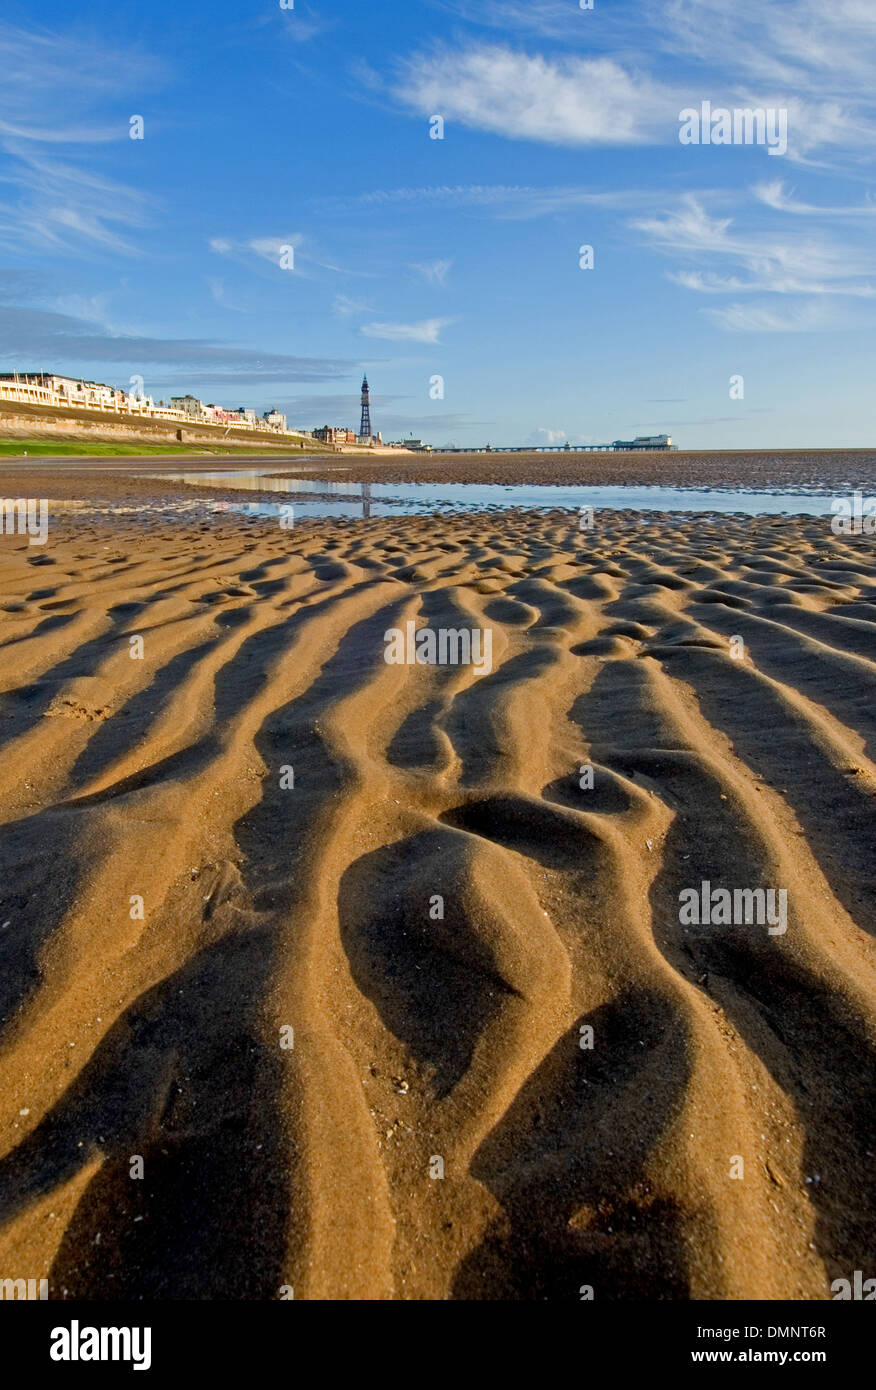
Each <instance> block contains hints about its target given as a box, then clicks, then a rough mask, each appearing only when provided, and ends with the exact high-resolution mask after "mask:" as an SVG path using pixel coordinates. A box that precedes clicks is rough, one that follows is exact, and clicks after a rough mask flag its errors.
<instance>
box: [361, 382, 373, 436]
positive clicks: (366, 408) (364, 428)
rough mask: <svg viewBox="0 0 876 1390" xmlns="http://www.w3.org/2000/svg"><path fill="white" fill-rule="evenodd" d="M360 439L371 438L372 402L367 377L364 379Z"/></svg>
mask: <svg viewBox="0 0 876 1390" xmlns="http://www.w3.org/2000/svg"><path fill="white" fill-rule="evenodd" d="M359 438H360V439H370V438H371V401H370V396H369V392H368V378H367V376H363V377H362V423H361V424H360V426H359Z"/></svg>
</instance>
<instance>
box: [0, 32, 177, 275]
mask: <svg viewBox="0 0 876 1390" xmlns="http://www.w3.org/2000/svg"><path fill="white" fill-rule="evenodd" d="M0 72H2V74H3V76H2V81H0V149H2V150H3V152H4V153H5V154H6V155H7V156H8V164H7V168H6V170H5V171H4V175H3V182H4V183H5V184H6V185H7V186H9V187H11V188H12V189H13V190H14V192H13V196H12V197H11V198H10V199H9V200H8V201H6V202H5V203H4V205H3V206H2V208H0V244H2V245H4V246H6V247H9V248H16V249H20V248H27V249H33V248H34V247H35V246H36V247H42V248H43V249H47V250H53V251H57V252H65V251H66V252H69V251H76V252H77V253H78V252H81V251H88V250H94V251H104V252H108V251H117V252H125V253H131V252H133V251H135V250H138V249H142V248H137V247H135V246H134V245H133V244H132V243H131V242H130V240H129V239H128V238H127V237H126V235H125V232H126V231H130V230H132V229H135V228H138V227H143V226H144V225H146V223H147V220H148V216H147V204H146V200H145V198H143V197H142V195H141V194H140V193H139V192H138V191H137V190H135V189H133V188H131V187H127V186H125V185H124V184H120V183H118V182H114V181H112V180H110V179H108V178H105V177H101V176H100V175H98V174H95V173H92V172H90V171H89V170H87V169H86V168H84V167H83V164H82V162H81V161H82V158H83V156H84V154H85V153H86V152H88V150H89V149H90V148H91V147H94V146H100V145H106V144H108V143H110V142H113V141H123V140H124V141H126V140H127V139H128V135H129V115H130V114H133V113H129V112H126V111H125V110H124V108H123V106H122V104H121V103H122V102H123V101H124V100H125V99H126V97H127V94H128V93H129V92H130V91H131V90H136V91H139V92H142V91H144V90H146V89H148V88H149V87H150V86H153V85H155V84H156V83H158V82H160V81H162V80H163V79H164V76H165V69H164V67H163V66H162V65H161V64H159V63H158V62H156V61H155V60H154V59H153V58H151V57H150V56H149V55H147V54H144V53H142V52H141V51H140V50H139V49H138V48H137V46H136V44H134V43H128V42H125V43H124V44H119V43H115V44H113V43H112V42H111V41H107V40H105V39H104V38H103V37H102V36H95V35H93V34H89V35H88V37H79V36H77V34H76V33H75V32H71V31H69V30H65V31H64V32H63V33H61V32H59V31H56V30H54V29H52V30H48V29H34V30H24V29H21V28H17V27H15V26H13V25H10V24H3V23H0Z"/></svg>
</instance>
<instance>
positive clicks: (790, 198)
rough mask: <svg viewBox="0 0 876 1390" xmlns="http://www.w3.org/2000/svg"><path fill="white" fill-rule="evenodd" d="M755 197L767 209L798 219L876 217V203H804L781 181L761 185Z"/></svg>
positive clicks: (758, 185) (755, 189) (757, 188)
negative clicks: (848, 204) (832, 205)
mask: <svg viewBox="0 0 876 1390" xmlns="http://www.w3.org/2000/svg"><path fill="white" fill-rule="evenodd" d="M753 192H754V195H755V197H756V198H757V199H758V201H759V202H761V203H764V204H765V206H766V207H769V208H773V209H775V211H776V212H790V213H794V214H795V216H798V217H815V218H817V217H873V216H874V215H876V202H873V201H871V202H866V203H859V204H855V205H851V206H848V207H825V206H823V205H819V204H816V203H804V202H801V201H800V200H799V199H797V198H795V197H794V195H793V192H788V190H787V189H786V187H785V184H784V183H783V182H782V180H781V179H774V180H773V181H772V182H771V183H760V184H757V185H756V186H755V188H754V189H753Z"/></svg>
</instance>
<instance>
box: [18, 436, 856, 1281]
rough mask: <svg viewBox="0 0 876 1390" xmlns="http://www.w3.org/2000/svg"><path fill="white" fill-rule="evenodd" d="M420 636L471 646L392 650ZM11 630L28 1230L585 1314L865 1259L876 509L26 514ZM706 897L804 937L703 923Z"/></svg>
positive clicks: (26, 1262) (123, 1252) (85, 490)
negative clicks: (444, 651)
mask: <svg viewBox="0 0 876 1390" xmlns="http://www.w3.org/2000/svg"><path fill="white" fill-rule="evenodd" d="M857 464H858V461H857V460H852V461H851V462H849V461H848V459H847V460H846V462H845V463H844V464H842V465H838V469H837V475H836V476H837V477H838V478H839V477H840V476H846V475H848V474H849V473H852V474H854V473H855V469H856V468H857ZM597 465H599V460H598V459H597V460H596V464H595V465H594V466H597ZM344 466H345V467H346V466H349V460H348V461H346V462H345V465H344ZM382 466H383V465H379V467H382ZM509 466H510V465H509ZM166 467H167V469H168V471H169V470H170V468H171V464H170V463H168V464H167V465H166ZM176 467H179V465H178V463H177V464H176ZM375 467H378V465H375ZM477 467H480V465H477ZM667 467H669V468H671V469H672V468H676V467H677V461H675V460H672V459H670V460H669V461H668V462H667ZM4 470H5V471H4V472H3V475H2V477H0V493H2V494H3V495H5V496H17V495H21V493H22V491H27V493H28V495H31V496H33V495H36V496H48V497H52V496H64V495H67V496H73V497H77V498H84V499H86V500H87V499H88V498H89V497H91V498H92V499H94V498H99V499H100V500H102V501H106V500H107V499H109V500H110V501H111V502H113V504H114V505H115V506H117V507H121V506H122V505H127V504H130V505H133V504H134V503H135V502H136V500H137V498H141V499H142V497H143V496H145V495H147V493H148V495H150V496H152V497H154V498H157V501H158V502H159V503H160V502H163V501H166V500H168V499H170V498H172V497H174V496H187V497H188V496H191V490H184V489H181V488H180V487H179V486H178V485H173V484H171V483H167V484H165V483H156V484H151V483H150V484H148V485H147V484H145V483H144V482H142V481H139V480H136V479H134V478H133V477H132V476H131V475H130V474H129V473H125V471H124V469H122V468H121V467H119V468H118V469H117V470H116V476H115V478H113V479H111V478H110V477H109V464H106V465H102V466H101V468H100V469H94V470H93V471H92V472H91V473H88V474H86V473H83V472H80V473H77V472H76V470H75V468H72V469H71V470H70V471H69V472H68V473H66V474H64V473H63V470H61V471H55V472H52V471H51V470H48V469H46V468H45V466H44V464H43V463H42V461H40V462H39V463H35V464H34V465H33V468H32V470H30V472H27V471H25V470H22V469H18V470H15V471H13V470H12V469H7V468H5V466H4ZM41 470H42V471H41ZM360 475H361V476H364V474H361V470H360ZM357 476H358V475H357ZM375 476H377V474H375ZM467 476H470V477H473V478H474V480H478V478H479V477H480V476H481V475H480V474H478V473H477V468H476V467H475V471H474V472H470V473H469V474H468V475H467ZM509 476H510V475H509ZM650 476H651V475H649V477H650ZM688 476H691V475H688ZM720 476H721V477H722V479H723V484H724V485H728V486H729V485H733V484H734V483H735V482H740V481H744V482H746V483H748V484H749V485H750V484H751V479H750V478H748V477H746V478H744V479H743V478H739V477H737V476H736V475H733V474H732V472H730V471H727V470H725V471H724V473H723V474H721V475H720ZM25 480H26V482H25ZM673 480H676V475H675V473H673V474H672V475H671V476H667V475H665V474H664V475H662V476H661V478H660V481H673ZM858 480H859V481H860V475H859V477H858ZM692 481H699V478H697V479H693V478H692ZM761 481H762V479H761ZM798 481H801V482H802V481H805V478H803V477H801V476H799V474H798ZM853 481H855V479H854V478H853ZM712 484H713V485H715V477H714V475H712ZM52 489H54V491H53V490H52ZM150 489H151V492H150ZM409 623H410V624H414V625H415V629H416V628H419V627H427V628H429V629H430V630H435V631H447V630H453V631H459V630H465V631H469V632H472V633H474V632H477V633H480V634H486V633H487V632H488V633H489V634H490V652H489V662H483V663H482V664H481V667H480V669H478V668H477V667H476V666H475V665H474V664H468V665H465V664H456V665H453V664H445V665H441V664H429V663H426V664H417V663H413V664H410V663H407V662H400V663H390V662H388V661H387V660H386V659H385V656H386V650H387V645H386V644H387V638H386V634H387V632H389V631H391V630H398V631H399V632H401V633H403V634H404V633H407V631H408V629H407V625H408V624H409ZM138 639H140V640H139V641H138ZM0 646H2V661H0V738H2V748H3V756H2V760H0V783H2V799H0V806H2V816H3V821H4V827H3V834H2V839H0V843H2V849H0V862H2V877H0V981H2V985H0V994H2V1005H0V1018H2V1034H0V1072H2V1076H3V1086H2V1089H0V1266H2V1267H3V1268H5V1269H15V1270H17V1271H21V1273H22V1274H24V1275H27V1276H29V1277H35V1278H41V1277H45V1278H48V1280H49V1283H50V1289H51V1297H53V1298H74V1297H79V1298H89V1299H103V1298H107V1299H148V1298H153V1297H157V1298H176V1299H181V1298H197V1299H213V1298H232V1299H272V1298H278V1297H288V1296H290V1295H289V1293H288V1290H290V1289H294V1297H295V1298H296V1299H382V1300H383V1299H394V1300H427V1299H483V1300H491V1299H521V1300H533V1299H545V1298H548V1299H551V1300H557V1299H559V1300H561V1301H565V1300H569V1301H578V1300H579V1299H580V1297H581V1293H580V1290H581V1289H582V1287H584V1288H588V1287H589V1288H591V1289H593V1290H594V1296H595V1297H596V1298H597V1299H599V1300H615V1299H637V1298H645V1299H743V1298H755V1299H785V1298H787V1299H800V1300H822V1299H829V1298H831V1297H832V1295H831V1292H830V1285H831V1282H832V1281H833V1280H835V1279H837V1278H841V1277H845V1278H851V1276H852V1273H853V1271H855V1270H861V1269H864V1270H865V1271H866V1270H867V1269H868V1268H869V1266H868V1263H867V1260H868V1258H869V1253H870V1252H872V1249H873V1246H874V1234H876V1231H874V1227H876V1220H874V1212H873V1202H872V1172H873V1132H872V1125H871V1122H870V1117H871V1116H872V1090H871V1088H872V1081H871V1076H872V1066H873V1055H874V1045H876V1003H874V1001H876V993H874V973H876V972H874V959H873V949H872V935H873V931H874V927H876V896H874V891H873V890H874V886H876V875H874V834H873V827H874V804H876V803H874V793H876V769H874V761H873V759H874V743H873V739H874V733H876V716H874V708H876V704H874V694H876V548H874V538H873V537H871V536H850V537H842V536H836V535H834V534H832V532H831V527H830V524H829V519H826V518H803V517H796V518H794V517H792V518H775V517H756V518H750V519H746V518H743V517H740V516H730V517H725V518H716V517H710V516H703V515H688V516H680V515H668V514H652V515H639V514H632V513H623V512H619V511H618V512H607V511H606V512H602V511H600V512H598V513H597V515H596V518H595V521H594V527H593V529H592V530H587V531H581V530H579V528H578V519H577V517H576V516H575V515H574V514H562V513H559V512H553V513H551V514H547V515H546V514H535V513H524V512H521V511H514V512H509V513H506V514H504V515H496V514H490V515H468V516H447V517H441V518H436V517H431V516H425V517H401V516H400V517H397V518H395V517H393V518H389V519H375V520H371V521H368V522H350V521H340V522H333V521H316V522H307V523H302V524H300V525H299V524H297V523H296V525H295V528H294V529H293V530H289V531H284V530H283V529H281V528H280V526H279V525H278V524H277V521H276V520H264V519H259V518H254V517H245V516H236V515H233V514H231V513H227V514H226V513H221V514H214V515H212V516H210V517H204V516H202V515H199V514H192V515H190V516H181V517H178V518H176V519H174V518H173V517H171V516H168V515H164V514H163V513H162V510H161V506H160V505H157V504H156V507H155V509H154V511H153V513H152V514H151V515H144V514H142V513H137V512H132V513H131V514H130V515H126V514H125V513H123V512H119V511H116V512H115V513H114V514H113V515H107V514H103V515H96V514H93V513H83V514H82V515H78V514H77V513H76V512H59V513H57V514H56V513H52V518H51V524H50V531H49V539H48V542H47V543H46V544H45V545H31V544H29V543H28V539H27V538H26V537H23V536H20V535H2V536H0ZM704 884H705V885H711V887H713V888H715V889H726V890H731V891H732V890H752V891H753V890H761V889H762V890H764V893H766V892H767V891H768V890H774V891H775V893H776V894H778V893H779V892H783V893H784V894H785V898H784V899H783V900H782V901H783V902H785V903H786V913H785V917H784V922H783V925H781V924H779V925H777V923H778V918H775V919H773V920H772V921H771V922H770V923H767V922H764V923H757V922H754V923H739V922H737V923H735V924H733V923H729V924H727V923H721V922H717V923H716V922H714V921H712V922H705V923H704V922H703V921H700V922H685V921H683V920H682V913H681V911H680V903H681V902H682V901H683V898H682V895H683V894H685V893H686V892H688V891H689V890H692V889H695V890H696V892H697V894H700V893H701V891H702V887H703V885H704ZM868 1144H869V1145H870V1148H869V1149H868V1148H867V1145H868ZM138 1160H139V1162H138ZM284 1290H285V1291H287V1292H283V1291H284Z"/></svg>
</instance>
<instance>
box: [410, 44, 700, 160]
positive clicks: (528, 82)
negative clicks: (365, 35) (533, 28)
mask: <svg viewBox="0 0 876 1390" xmlns="http://www.w3.org/2000/svg"><path fill="white" fill-rule="evenodd" d="M394 94H395V96H396V98H397V100H399V101H400V102H401V103H402V104H403V105H405V106H407V107H409V108H410V109H412V110H414V111H417V112H419V113H420V115H422V116H426V117H428V116H430V115H433V114H440V115H442V116H443V117H444V119H445V121H447V122H452V121H458V122H459V123H460V124H461V125H465V126H470V127H473V128H474V129H477V130H484V131H489V132H492V133H494V134H497V135H503V136H505V137H506V138H508V139H512V140H515V139H516V140H534V141H539V142H543V143H547V144H552V145H573V146H574V145H593V144H601V145H635V144H646V143H649V142H651V141H654V140H655V139H657V131H658V129H662V130H663V131H664V132H668V131H670V130H672V129H673V125H674V123H675V124H677V118H678V111H679V109H680V104H679V101H680V99H679V96H678V95H677V94H675V95H673V92H672V90H671V89H670V88H667V87H665V86H663V85H662V84H660V83H659V82H657V81H655V80H653V79H652V78H650V77H648V76H647V75H645V74H644V73H635V74H634V73H631V72H628V71H627V70H626V69H625V68H624V67H622V66H621V65H620V64H619V63H617V62H615V61H614V60H613V59H612V58H607V57H600V58H578V57H568V56H562V57H557V58H549V57H545V56H543V55H541V54H529V53H521V52H516V51H515V50H513V49H511V48H508V47H504V46H498V45H488V44H483V45H479V46H476V47H471V48H468V49H457V50H452V49H436V50H435V51H434V52H432V53H422V54H418V55H415V56H413V57H412V58H410V59H408V60H407V61H406V62H405V63H404V64H403V67H402V71H401V75H400V77H399V80H398V82H397V83H396V85H395V89H394ZM683 104H684V103H683V102H681V105H683ZM664 138H666V136H665V135H664Z"/></svg>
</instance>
